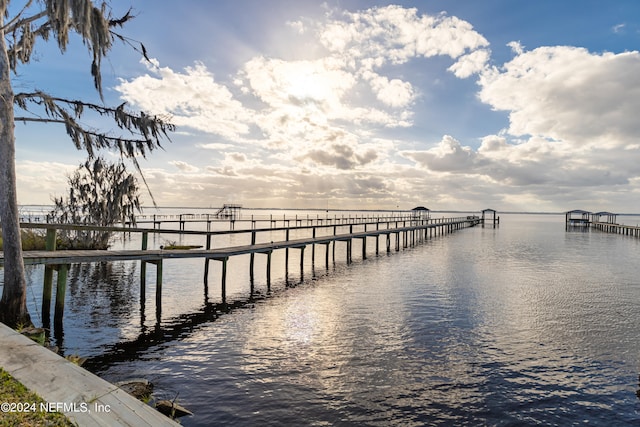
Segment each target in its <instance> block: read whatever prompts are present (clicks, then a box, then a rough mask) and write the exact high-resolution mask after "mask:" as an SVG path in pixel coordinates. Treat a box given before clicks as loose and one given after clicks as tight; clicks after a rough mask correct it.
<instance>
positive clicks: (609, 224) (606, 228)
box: [565, 209, 640, 237]
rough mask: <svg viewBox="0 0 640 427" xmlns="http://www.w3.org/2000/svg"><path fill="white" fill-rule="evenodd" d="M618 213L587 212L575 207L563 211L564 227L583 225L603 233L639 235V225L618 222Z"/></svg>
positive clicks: (586, 228)
mask: <svg viewBox="0 0 640 427" xmlns="http://www.w3.org/2000/svg"><path fill="white" fill-rule="evenodd" d="M617 218H618V214H615V213H611V212H589V211H584V210H581V209H575V210H572V211H568V212H566V213H565V223H566V229H567V230H569V228H572V227H584V228H585V230H588V229H589V228H591V229H595V230H598V231H602V232H605V233H613V234H622V235H625V236H633V237H640V226H637V225H624V224H618V222H617V221H618V219H617Z"/></svg>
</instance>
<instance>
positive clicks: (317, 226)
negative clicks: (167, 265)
mask: <svg viewBox="0 0 640 427" xmlns="http://www.w3.org/2000/svg"><path fill="white" fill-rule="evenodd" d="M481 223H482V220H481V218H479V217H478V216H468V217H460V218H429V217H425V218H420V219H415V218H411V217H409V218H403V219H398V218H394V219H390V218H386V219H378V220H375V221H372V220H365V221H363V222H351V223H348V224H336V223H334V224H326V223H322V222H319V221H317V222H315V223H313V225H297V224H300V222H298V221H297V220H296V223H295V224H296V225H295V226H286V227H269V228H251V229H243V230H226V231H193V230H184V229H181V230H160V229H155V228H132V227H92V226H80V225H62V224H33V223H23V224H21V225H22V227H23V228H39V229H46V230H47V250H45V251H25V252H23V260H24V263H25V264H27V265H40V264H42V265H44V266H45V274H44V287H43V296H42V315H43V322H44V323H45V325H44V326H45V327H48V324H49V322H50V310H51V299H52V293H53V292H52V288H53V276H54V274H53V272H54V271H57V287H56V301H55V314H54V324H55V326H56V329H61V328H62V317H63V313H64V301H65V293H66V281H67V273H68V269H69V265H70V264H76V263H94V262H104V261H131V260H137V261H140V262H141V269H140V270H141V271H140V296H141V300H144V299H145V291H146V283H145V282H146V266H147V264H148V263H151V264H155V266H156V316H157V317H158V321H159V319H160V314H161V306H162V267H163V265H162V264H163V261H164V260H165V259H182V258H201V259H203V260H204V261H205V266H204V267H205V268H204V270H205V271H204V284H205V289H207V287H208V276H209V262H210V261H211V260H214V261H220V262H222V277H221V296H222V303H223V304H225V303H226V281H227V262H228V260H229V258H230V257H232V256H237V255H250V257H251V258H250V263H249V266H250V277H251V282H252V283H253V277H254V271H253V270H254V258H255V255H256V254H263V255H266V257H267V263H266V280H267V287H268V288H270V286H271V257H272V253H273V252H274V251H275V250H284V251H285V268H286V270H287V271H288V264H289V251H290V250H300V276H301V277H303V275H304V255H305V249H307V248H308V247H309V246H310V247H311V264H312V265H315V263H316V259H315V258H316V247H317V246H318V245H320V246H324V264H325V266H326V268H328V267H329V258H330V254H332V259H333V262H334V263H335V252H336V245H337V244H342V243H344V245H345V248H346V263H347V264H350V263H351V262H352V261H353V241H354V240H360V241H361V242H362V243H361V247H362V259H366V257H367V241H368V240H371V239H374V240H375V254H376V255H379V253H380V251H381V240H382V241H383V242H384V247H383V249H382V250H385V251H386V252H387V253H389V252H391V251H392V247H395V250H396V251H400V249H401V248H407V247H409V246H414V245H416V244H417V243H419V242H422V241H425V240H426V239H428V238H431V237H434V236H439V235H444V234H448V233H451V232H453V231H456V230H460V229H462V228H466V227H472V226H475V225H477V224H481ZM70 229H71V230H99V231H108V232H119V233H141V234H142V245H141V246H142V247H141V249H134V250H61V251H57V250H56V247H55V246H56V245H55V242H56V235H57V230H70ZM273 232H280V233H284V239H283V240H278V241H271V240H270V239H271V236H272V235H271V234H270V233H273ZM292 232H295V233H296V235H295V238H290V235H291V233H292ZM149 233H152V234H178V235H192V236H193V235H198V236H202V238H203V239H204V240H205V242H204V243H205V245H203V246H204V249H191V250H182V249H169V250H167V249H162V247H161V248H160V249H149V248H148V245H147V243H148V235H149ZM236 234H244V235H247V240H248V238H250V243H248V244H244V245H238V246H225V247H214V246H213V244H212V239H213V238H214V237H215V236H229V235H236ZM381 237H383V239H380V238H381ZM267 239H269V241H265V240H267ZM4 262H5V259H4V255H3V253H2V252H0V267H2V266H3V265H4Z"/></svg>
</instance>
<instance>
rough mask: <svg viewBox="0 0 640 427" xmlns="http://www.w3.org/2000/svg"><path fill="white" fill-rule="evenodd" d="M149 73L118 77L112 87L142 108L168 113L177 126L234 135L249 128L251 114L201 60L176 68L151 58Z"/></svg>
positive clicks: (232, 136) (128, 100)
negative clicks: (163, 64)
mask: <svg viewBox="0 0 640 427" xmlns="http://www.w3.org/2000/svg"><path fill="white" fill-rule="evenodd" d="M153 64H154V65H153V66H149V67H148V70H149V72H150V73H151V74H146V75H144V76H140V77H136V78H134V79H131V80H121V81H120V84H119V85H118V86H116V87H115V90H116V91H118V92H120V96H121V98H122V99H123V100H124V101H127V102H129V103H131V104H133V105H135V106H137V107H139V108H141V109H142V110H144V111H148V112H151V113H153V114H156V115H161V116H167V117H170V121H171V122H172V123H174V124H175V125H177V126H185V127H189V128H192V129H196V130H199V131H203V132H208V133H215V134H218V135H221V136H224V137H227V138H230V139H237V138H238V137H239V136H240V135H245V134H247V133H248V132H249V126H250V124H251V118H250V114H249V112H248V111H247V109H246V108H245V107H244V106H243V105H242V103H241V102H239V101H238V100H236V99H234V96H233V94H232V93H231V91H229V89H228V88H227V87H226V86H224V85H222V84H218V83H216V82H215V80H214V78H213V74H212V73H211V72H209V71H208V70H207V68H206V67H205V66H204V65H203V64H202V63H200V62H196V63H195V64H194V66H193V67H186V68H185V69H184V72H176V71H173V70H172V69H170V68H168V67H160V66H159V65H158V62H157V61H154V62H153Z"/></svg>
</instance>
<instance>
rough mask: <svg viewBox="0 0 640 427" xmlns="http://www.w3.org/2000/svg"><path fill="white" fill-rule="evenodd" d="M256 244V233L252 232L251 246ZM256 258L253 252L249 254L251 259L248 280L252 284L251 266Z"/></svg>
mask: <svg viewBox="0 0 640 427" xmlns="http://www.w3.org/2000/svg"><path fill="white" fill-rule="evenodd" d="M255 244H256V232H255V231H252V232H251V246H254V245H255ZM255 258H256V254H255V253H254V252H251V258H250V260H249V280H250V281H251V283H253V264H254V261H255Z"/></svg>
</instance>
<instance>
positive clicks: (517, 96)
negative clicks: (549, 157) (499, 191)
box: [479, 46, 640, 148]
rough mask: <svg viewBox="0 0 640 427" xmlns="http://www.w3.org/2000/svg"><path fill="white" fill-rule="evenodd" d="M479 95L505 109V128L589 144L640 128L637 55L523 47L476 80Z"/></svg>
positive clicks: (622, 137)
mask: <svg viewBox="0 0 640 427" xmlns="http://www.w3.org/2000/svg"><path fill="white" fill-rule="evenodd" d="M480 85H481V90H480V93H479V96H480V99H481V100H482V101H483V102H485V103H487V104H489V105H490V106H491V107H492V108H494V109H496V110H503V111H508V112H509V120H510V125H509V129H508V131H509V133H510V134H512V135H515V136H526V135H535V136H542V137H545V138H550V139H554V140H559V141H565V142H567V143H570V144H572V145H573V146H574V148H579V147H583V146H588V145H597V146H600V147H615V146H620V145H626V144H628V143H629V141H630V140H632V139H635V136H636V135H638V133H639V132H640V122H639V121H638V120H636V119H635V117H633V115H632V114H629V112H630V111H637V110H638V108H640V96H639V95H640V89H639V88H640V54H639V53H638V52H624V53H620V54H614V53H609V52H605V53H602V54H594V53H590V52H589V51H587V50H586V49H583V48H576V47H570V46H554V47H541V48H537V49H534V50H532V51H528V52H522V54H519V55H517V56H516V57H515V58H514V59H513V60H512V61H510V62H508V63H506V64H505V65H504V66H503V67H502V68H501V69H497V68H496V69H493V70H492V71H491V72H487V73H485V74H484V75H483V77H482V78H481V79H480Z"/></svg>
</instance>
